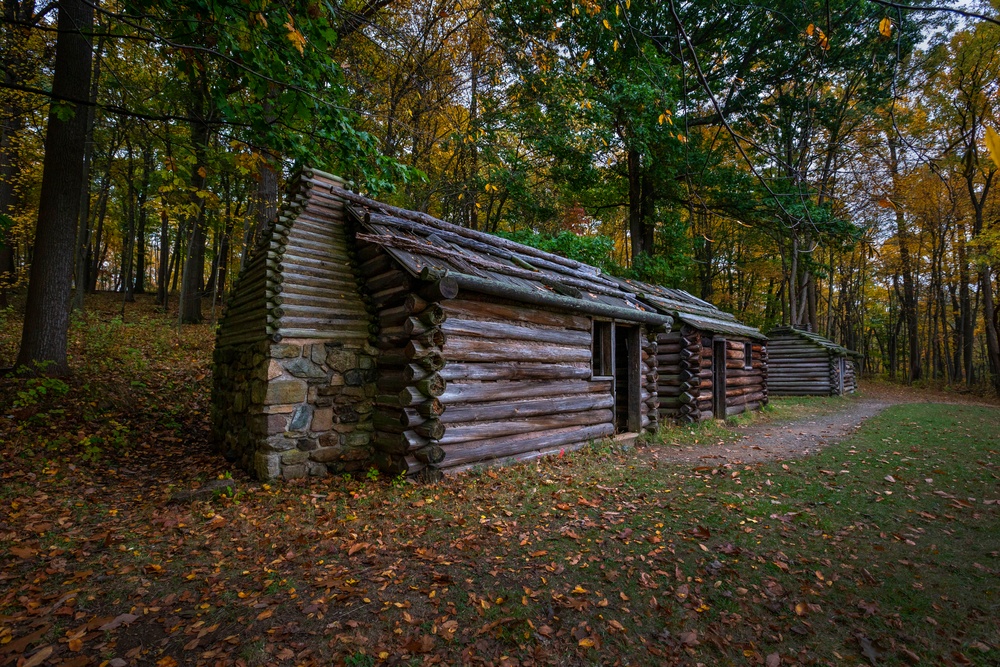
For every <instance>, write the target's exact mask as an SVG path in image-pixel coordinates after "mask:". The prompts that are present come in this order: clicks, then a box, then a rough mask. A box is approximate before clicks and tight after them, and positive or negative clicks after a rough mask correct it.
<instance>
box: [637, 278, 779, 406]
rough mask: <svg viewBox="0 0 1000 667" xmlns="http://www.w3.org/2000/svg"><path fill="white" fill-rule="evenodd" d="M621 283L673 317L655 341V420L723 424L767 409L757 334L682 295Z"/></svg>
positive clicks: (761, 341) (763, 342)
mask: <svg viewBox="0 0 1000 667" xmlns="http://www.w3.org/2000/svg"><path fill="white" fill-rule="evenodd" d="M626 282H627V283H628V284H629V285H632V286H634V287H635V289H636V290H637V292H638V293H639V294H641V295H642V298H643V299H644V300H646V301H647V302H649V303H651V304H652V305H654V306H656V308H657V309H658V310H659V311H660V312H663V313H669V314H670V315H672V316H673V318H674V326H673V328H672V330H671V331H669V332H661V333H660V334H658V335H657V339H656V342H657V349H656V358H657V371H658V378H657V392H658V395H659V416H660V419H661V420H663V421H667V420H672V421H674V422H678V423H687V422H698V421H703V420H706V419H713V418H715V419H725V418H726V417H732V416H734V415H738V414H740V413H743V412H746V411H749V410H757V409H759V408H761V407H763V406H764V405H766V404H767V401H768V390H767V386H768V358H767V354H768V353H767V337H766V336H764V335H763V334H762V333H761V332H760V330H759V329H756V328H754V327H751V326H747V325H745V324H742V323H741V322H739V321H737V320H736V318H735V317H734V316H733V315H731V314H729V313H726V312H724V311H722V310H721V309H719V308H718V307H716V306H714V305H712V304H710V303H708V302H707V301H703V300H702V299H699V298H697V297H695V296H693V295H692V294H689V293H688V292H685V291H683V290H677V289H669V288H665V287H659V286H655V285H647V284H643V283H638V282H635V281H626Z"/></svg>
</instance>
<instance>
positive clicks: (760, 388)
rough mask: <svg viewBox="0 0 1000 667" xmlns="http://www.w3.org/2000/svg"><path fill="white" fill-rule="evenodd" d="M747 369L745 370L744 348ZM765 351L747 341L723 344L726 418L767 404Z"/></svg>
mask: <svg viewBox="0 0 1000 667" xmlns="http://www.w3.org/2000/svg"><path fill="white" fill-rule="evenodd" d="M747 345H750V346H751V367H750V368H747V367H746V357H745V354H746V346H747ZM765 355H766V348H765V347H764V346H763V345H762V344H761V343H759V342H756V341H752V340H750V339H746V338H745V339H742V340H740V339H735V340H729V339H727V341H726V416H727V417H732V416H733V415H738V414H740V413H742V412H746V411H747V410H757V409H759V408H761V407H763V406H764V405H766V404H767V377H766V373H767V360H766V357H765Z"/></svg>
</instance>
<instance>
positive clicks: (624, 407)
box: [614, 323, 642, 433]
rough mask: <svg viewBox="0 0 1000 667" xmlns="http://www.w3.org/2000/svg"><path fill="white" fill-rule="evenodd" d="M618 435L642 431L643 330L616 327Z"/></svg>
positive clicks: (616, 416) (633, 327) (632, 327)
mask: <svg viewBox="0 0 1000 667" xmlns="http://www.w3.org/2000/svg"><path fill="white" fill-rule="evenodd" d="M614 345H615V432H616V433H638V432H639V430H640V429H641V428H642V414H641V412H640V411H641V405H642V404H641V400H640V399H641V396H640V392H641V391H642V388H641V382H640V380H641V378H640V377H639V376H640V373H639V365H640V356H639V355H640V348H639V327H635V326H623V325H620V324H617V323H616V324H615V341H614Z"/></svg>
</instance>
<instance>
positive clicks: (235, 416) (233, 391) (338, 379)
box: [213, 339, 377, 480]
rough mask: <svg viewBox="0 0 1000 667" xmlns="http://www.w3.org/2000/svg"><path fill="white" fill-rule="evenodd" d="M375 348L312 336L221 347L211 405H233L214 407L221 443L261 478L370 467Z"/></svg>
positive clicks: (215, 422)
mask: <svg viewBox="0 0 1000 667" xmlns="http://www.w3.org/2000/svg"><path fill="white" fill-rule="evenodd" d="M376 354H377V350H375V349H374V348H371V347H369V346H367V345H365V346H363V347H362V348H361V349H349V348H347V347H345V346H344V345H343V344H341V343H335V342H329V341H323V340H311V339H286V340H283V341H282V342H281V343H270V342H267V341H264V342H262V343H260V344H258V345H254V346H252V347H251V346H231V347H229V348H222V349H220V350H217V352H216V364H215V368H216V373H217V374H219V377H217V379H216V392H218V394H219V395H217V396H216V397H215V399H214V400H213V404H214V405H216V406H219V405H223V403H221V402H220V400H219V399H223V400H224V401H231V402H232V405H231V406H230V410H228V411H225V414H223V412H222V411H221V410H220V408H218V407H216V408H215V409H216V410H219V411H220V412H219V413H218V414H216V415H215V418H214V419H213V423H214V424H215V429H216V442H219V443H222V446H223V448H224V451H225V452H226V453H227V454H228V455H229V456H230V457H231V458H235V459H236V460H237V461H238V462H239V463H240V465H241V467H243V468H244V469H246V470H248V471H250V472H251V473H252V474H253V475H254V476H255V477H257V478H258V479H262V480H267V479H276V478H283V479H294V478H297V477H305V476H307V475H311V476H323V475H326V474H327V473H344V472H356V471H361V470H364V469H366V468H367V467H369V466H370V465H371V458H372V451H373V450H372V434H373V430H374V429H373V425H372V410H373V408H374V401H375V375H376V371H375V359H376ZM224 420H228V421H229V422H231V423H226V421H224Z"/></svg>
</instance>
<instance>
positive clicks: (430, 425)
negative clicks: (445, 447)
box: [413, 419, 445, 440]
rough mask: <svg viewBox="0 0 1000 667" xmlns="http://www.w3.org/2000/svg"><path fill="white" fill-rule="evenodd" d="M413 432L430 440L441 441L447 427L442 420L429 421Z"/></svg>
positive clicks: (417, 426)
mask: <svg viewBox="0 0 1000 667" xmlns="http://www.w3.org/2000/svg"><path fill="white" fill-rule="evenodd" d="M413 430H414V431H415V432H416V433H417V435H420V436H422V437H424V438H427V439H428V440H441V438H442V437H444V435H445V426H444V424H442V423H441V420H440V419H428V420H426V421H424V422H423V423H422V424H417V425H416V426H415V427H414V428H413Z"/></svg>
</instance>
